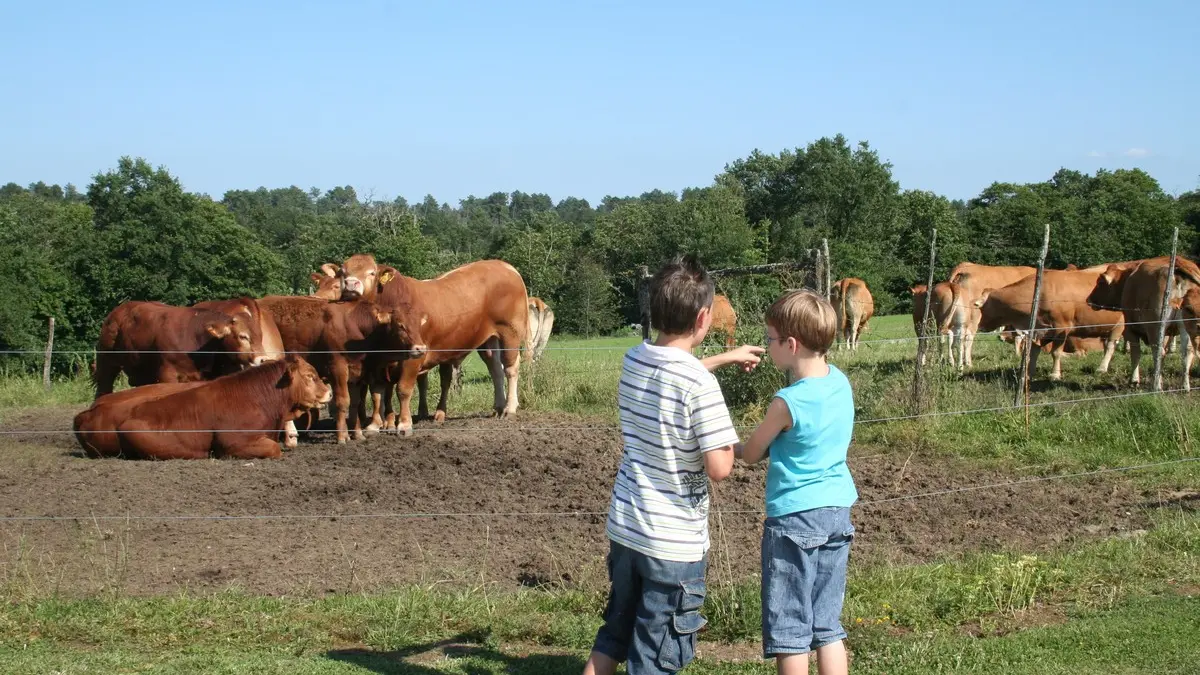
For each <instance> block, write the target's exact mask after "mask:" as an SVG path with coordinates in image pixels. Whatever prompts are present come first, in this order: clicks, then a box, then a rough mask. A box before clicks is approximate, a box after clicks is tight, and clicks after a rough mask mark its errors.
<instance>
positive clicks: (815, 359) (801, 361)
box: [787, 354, 829, 382]
mask: <svg viewBox="0 0 1200 675" xmlns="http://www.w3.org/2000/svg"><path fill="white" fill-rule="evenodd" d="M787 371H788V373H790V374H791V378H792V382H797V381H799V380H803V379H804V378H806V377H815V378H821V377H825V376H826V375H828V374H829V364H828V363H827V362H826V361H825V355H824V354H813V355H811V356H797V358H796V360H795V361H792V362H791V363H789V364H788V368H787Z"/></svg>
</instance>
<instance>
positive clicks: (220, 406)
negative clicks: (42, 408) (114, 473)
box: [74, 355, 332, 460]
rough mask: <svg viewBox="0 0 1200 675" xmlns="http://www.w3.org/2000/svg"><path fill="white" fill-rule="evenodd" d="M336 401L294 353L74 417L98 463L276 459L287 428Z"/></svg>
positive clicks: (129, 394) (140, 391)
mask: <svg viewBox="0 0 1200 675" xmlns="http://www.w3.org/2000/svg"><path fill="white" fill-rule="evenodd" d="M331 396H332V390H331V389H330V387H329V386H328V385H327V384H325V383H324V382H322V381H321V378H320V376H319V375H318V374H317V371H316V369H315V368H313V367H312V365H310V364H309V363H308V362H307V361H305V360H304V359H303V358H301V357H299V356H294V355H289V356H287V357H286V358H284V359H281V360H278V361H274V362H271V363H267V364H264V365H260V366H255V367H253V368H248V369H246V370H243V371H240V372H237V373H233V374H232V375H225V376H223V377H219V378H217V379H215V380H211V381H207V382H191V383H175V384H161V385H150V386H148V387H145V388H140V387H139V388H137V389H131V390H128V391H123V392H120V393H118V394H109V395H107V396H103V397H101V398H100V399H99V400H97V401H96V402H95V403H94V404H93V405H92V407H91V408H89V409H87V410H85V411H83V412H81V413H79V414H78V415H76V416H75V423H74V427H75V437H76V438H77V439H78V440H79V444H80V445H81V446H83V448H84V450H85V452H87V453H88V455H89V456H92V457H125V458H128V459H160V460H167V459H207V458H209V457H233V458H237V459H277V458H279V457H280V456H281V453H280V449H279V441H280V436H281V435H282V433H283V427H284V424H285V423H286V422H288V421H290V420H292V419H294V418H295V416H296V415H297V414H299V413H300V412H301V411H303V410H307V409H309V408H313V407H317V406H319V405H321V404H323V403H326V402H327V401H329V399H330V397H331Z"/></svg>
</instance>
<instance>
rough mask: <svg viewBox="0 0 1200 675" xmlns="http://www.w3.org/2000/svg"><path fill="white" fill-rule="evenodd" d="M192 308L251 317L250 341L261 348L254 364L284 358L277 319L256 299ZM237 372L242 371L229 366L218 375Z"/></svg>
mask: <svg viewBox="0 0 1200 675" xmlns="http://www.w3.org/2000/svg"><path fill="white" fill-rule="evenodd" d="M192 307H194V308H196V309H211V310H215V311H218V312H221V313H223V314H228V315H230V316H234V315H236V314H239V313H240V314H242V315H244V316H247V317H249V319H250V340H251V342H252V343H254V344H257V345H259V346H260V347H261V348H260V349H259V351H257V352H256V353H255V355H254V356H255V358H254V360H253V361H252V363H253V364H255V365H258V364H260V363H267V362H268V361H278V360H279V359H282V358H283V356H284V354H283V340H282V339H281V338H280V337H279V328H278V327H277V326H276V325H275V319H274V318H272V316H271V313H270V312H266V311H263V309H262V308H261V307H259V306H258V301H257V300H255V299H254V298H235V299H233V300H207V301H205V302H197V303H196V304H194V305H192ZM237 370H240V368H237V367H229V365H227V366H226V367H224V368H221V369H219V370H218V373H217V374H219V375H228V374H229V373H232V372H236V371H237Z"/></svg>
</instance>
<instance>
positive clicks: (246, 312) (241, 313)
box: [233, 297, 282, 366]
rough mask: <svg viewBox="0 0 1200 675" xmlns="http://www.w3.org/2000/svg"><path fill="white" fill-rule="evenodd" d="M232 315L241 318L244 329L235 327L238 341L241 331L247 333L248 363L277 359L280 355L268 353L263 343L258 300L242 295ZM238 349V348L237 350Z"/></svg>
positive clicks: (254, 364)
mask: <svg viewBox="0 0 1200 675" xmlns="http://www.w3.org/2000/svg"><path fill="white" fill-rule="evenodd" d="M233 316H234V317H235V318H238V319H241V322H240V324H241V327H244V328H245V329H246V330H245V331H242V330H240V327H239V328H235V332H236V333H238V341H239V343H240V342H241V341H242V333H243V332H245V333H247V334H248V337H249V340H250V351H251V354H252V356H251V359H250V365H252V366H257V365H261V364H264V363H267V362H269V361H277V360H278V359H279V358H280V357H281V356H282V355H281V354H276V353H268V352H267V351H266V347H265V346H264V345H263V327H262V310H261V309H259V307H258V301H257V300H255V299H254V298H251V297H243V298H239V299H238V306H237V309H236V310H234V313H233ZM239 351H240V350H239Z"/></svg>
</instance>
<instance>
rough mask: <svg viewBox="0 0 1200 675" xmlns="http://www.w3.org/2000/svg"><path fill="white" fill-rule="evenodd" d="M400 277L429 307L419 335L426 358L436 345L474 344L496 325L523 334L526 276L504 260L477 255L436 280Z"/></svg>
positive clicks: (524, 338)
mask: <svg viewBox="0 0 1200 675" xmlns="http://www.w3.org/2000/svg"><path fill="white" fill-rule="evenodd" d="M404 281H405V282H406V283H407V284H408V286H409V289H410V292H412V293H414V294H415V295H416V296H417V301H418V302H419V303H420V305H421V306H423V307H424V308H425V311H426V312H428V321H427V323H426V325H425V326H422V327H421V335H422V337H423V338H424V339H425V344H426V346H427V348H428V349H429V350H430V356H431V357H434V358H436V355H437V352H436V350H439V349H455V350H456V349H466V350H470V349H475V348H476V347H479V346H480V345H482V344H483V343H484V342H485V341H487V339H488V338H490V337H492V336H493V335H495V334H496V329H497V327H501V326H503V327H507V328H509V329H511V330H512V331H514V332H515V333H516V334H517V336H518V337H519V341H520V342H522V343H524V342H526V341H527V339H528V336H529V296H528V293H527V292H526V289H525V281H524V280H523V279H521V274H520V273H519V272H517V270H516V268H514V267H513V266H512V265H509V264H508V263H506V262H503V261H500V260H481V261H478V262H474V263H470V264H467V265H463V266H462V267H458V268H455V269H453V270H451V271H449V272H447V273H446V274H443V275H442V276H440V277H437V278H436V279H429V280H426V281H417V280H414V279H407V278H406V279H405V280H404ZM393 283H395V282H393ZM385 293H386V287H385Z"/></svg>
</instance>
